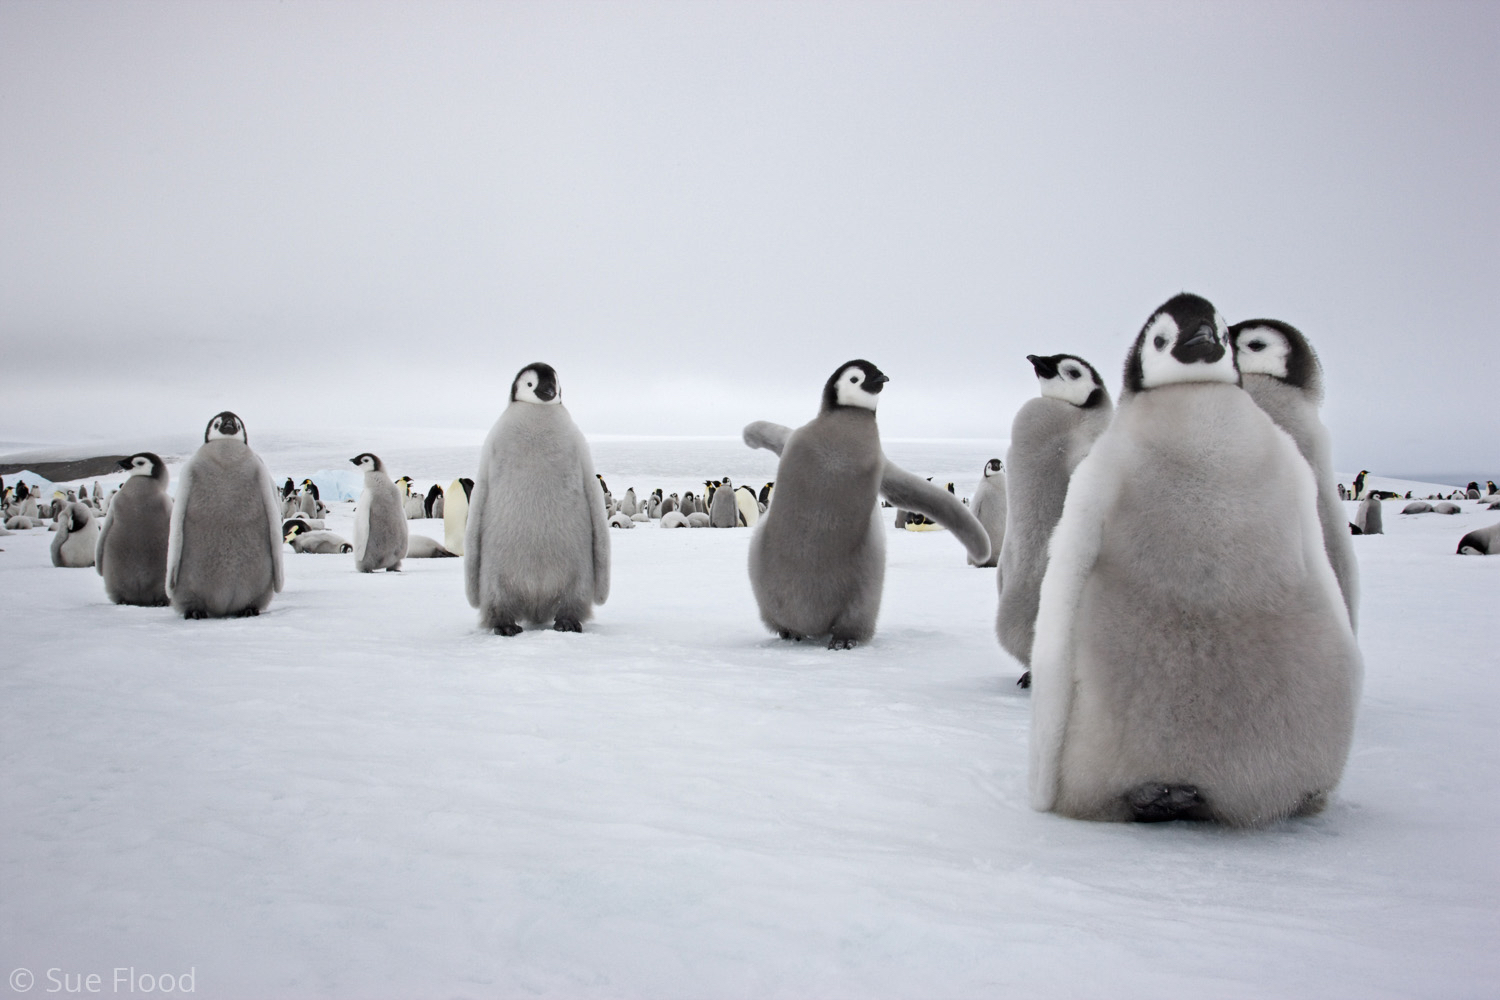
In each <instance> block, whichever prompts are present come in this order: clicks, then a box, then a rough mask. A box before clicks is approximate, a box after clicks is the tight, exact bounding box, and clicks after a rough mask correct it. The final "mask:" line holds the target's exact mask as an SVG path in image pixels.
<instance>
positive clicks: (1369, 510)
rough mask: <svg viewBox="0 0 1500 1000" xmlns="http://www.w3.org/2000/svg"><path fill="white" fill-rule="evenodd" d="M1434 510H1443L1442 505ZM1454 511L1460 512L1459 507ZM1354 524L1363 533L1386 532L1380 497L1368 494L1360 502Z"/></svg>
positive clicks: (1380, 533)
mask: <svg viewBox="0 0 1500 1000" xmlns="http://www.w3.org/2000/svg"><path fill="white" fill-rule="evenodd" d="M1433 510H1438V511H1439V512H1441V505H1439V506H1437V507H1434V508H1433ZM1453 513H1455V514H1456V513H1458V510H1457V508H1455V509H1454V511H1453ZM1354 526H1355V527H1356V528H1358V529H1359V534H1361V535H1383V534H1385V517H1384V515H1383V514H1382V511H1381V507H1380V498H1379V497H1373V496H1368V495H1367V496H1366V497H1365V498H1364V499H1363V500H1361V501H1360V502H1359V508H1358V509H1357V510H1355V512H1354Z"/></svg>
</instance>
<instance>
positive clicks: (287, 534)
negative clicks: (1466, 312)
mask: <svg viewBox="0 0 1500 1000" xmlns="http://www.w3.org/2000/svg"><path fill="white" fill-rule="evenodd" d="M281 528H282V538H284V539H286V540H287V541H288V542H290V543H291V545H292V551H293V552H310V553H312V554H313V555H340V554H342V553H345V552H353V551H354V546H352V545H350V544H349V543H348V542H346V541H345V540H344V539H342V538H340V537H339V536H338V535H335V534H334V533H333V532H331V531H314V530H313V529H312V528H310V527H309V526H308V524H307V522H306V521H303V520H301V519H300V518H299V519H296V520H292V521H288V522H286V523H285V524H283V525H282V526H281Z"/></svg>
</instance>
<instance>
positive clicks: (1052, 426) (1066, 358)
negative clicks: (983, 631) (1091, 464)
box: [995, 354, 1114, 687]
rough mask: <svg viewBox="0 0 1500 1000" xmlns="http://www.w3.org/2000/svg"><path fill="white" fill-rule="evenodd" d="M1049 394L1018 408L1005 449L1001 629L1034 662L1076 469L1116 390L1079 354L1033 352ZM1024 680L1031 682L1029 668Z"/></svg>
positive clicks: (1019, 655) (1015, 651)
mask: <svg viewBox="0 0 1500 1000" xmlns="http://www.w3.org/2000/svg"><path fill="white" fill-rule="evenodd" d="M1026 360H1027V361H1030V362H1031V367H1032V369H1033V370H1034V371H1035V372H1036V378H1037V383H1038V385H1039V386H1040V388H1041V393H1042V394H1041V395H1040V396H1039V397H1037V398H1036V399H1031V400H1027V401H1026V403H1025V404H1024V405H1023V406H1022V407H1021V409H1020V410H1018V411H1017V412H1016V417H1015V420H1014V421H1012V423H1011V428H1010V447H1009V449H1007V450H1006V453H1005V469H1006V478H1005V494H1006V510H1005V537H1004V540H1003V542H1002V544H1001V546H1000V572H999V573H998V574H997V577H996V585H997V586H998V587H999V590H1000V605H999V610H998V612H997V613H996V615H995V633H996V635H997V636H999V639H1000V645H1001V647H1003V648H1004V649H1005V651H1006V652H1007V653H1009V654H1010V655H1011V656H1014V657H1015V658H1016V659H1017V660H1020V661H1021V665H1022V666H1023V667H1027V668H1029V667H1030V666H1031V643H1032V639H1033V638H1034V636H1035V635H1036V607H1037V595H1038V594H1039V593H1040V592H1041V588H1042V576H1043V574H1045V573H1046V571H1047V543H1048V542H1049V541H1050V540H1051V538H1052V528H1053V526H1054V525H1056V524H1057V519H1058V518H1059V517H1060V516H1062V509H1063V499H1064V498H1065V497H1066V496H1067V495H1068V482H1069V480H1070V479H1071V478H1072V476H1073V470H1074V469H1075V468H1076V467H1077V466H1078V463H1079V462H1081V461H1083V457H1084V456H1085V455H1087V454H1088V453H1089V449H1090V448H1092V447H1093V445H1094V440H1095V439H1096V438H1097V437H1098V436H1099V435H1100V434H1102V433H1103V432H1104V428H1106V427H1108V426H1109V421H1110V417H1111V416H1112V415H1113V413H1114V405H1113V404H1112V403H1111V402H1110V399H1109V391H1108V390H1107V389H1105V388H1104V380H1103V379H1101V378H1100V377H1099V373H1098V372H1097V371H1095V370H1094V366H1093V365H1091V364H1089V363H1088V362H1087V361H1085V360H1083V359H1082V358H1080V357H1078V356H1076V355H1073V354H1053V355H1050V356H1048V357H1041V356H1039V355H1036V354H1028V355H1027V356H1026ZM1016 683H1018V684H1020V685H1021V686H1022V687H1026V686H1027V685H1028V684H1029V683H1030V677H1029V674H1022V676H1021V679H1020V680H1019V681H1017V682H1016Z"/></svg>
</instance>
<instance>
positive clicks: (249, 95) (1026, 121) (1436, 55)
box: [0, 0, 1500, 473]
mask: <svg viewBox="0 0 1500 1000" xmlns="http://www.w3.org/2000/svg"><path fill="white" fill-rule="evenodd" d="M1497 105H1500V6H1497V5H1495V4H1488V3H1464V4H1450V5H1443V4H1438V3H1430V2H1427V3H1420V4H1417V3H1412V4H1376V3H1358V4H1350V5H1320V4H1310V3H1295V4H1272V3H1262V2H1257V3H1253V4H1250V3H1247V4H1243V5H1232V4H1228V3H1194V4H1180V5H1179V4H1128V3H1104V4H1073V5H1060V4H1051V3H1049V4H932V3H916V4H871V3H858V4H801V3H799V4H771V3H724V4H708V3H691V4H629V3H624V4H603V3H598V4H581V5H565V4H555V3H547V4H516V3H482V4H447V5H440V4H392V5H379V4H371V3H358V4H355V3H317V4H312V3H303V2H296V0H289V2H283V3H278V4H269V3H236V4H219V3H169V4H153V3H120V4H108V5H106V4H97V3H79V4H69V3H50V2H49V3H34V2H17V0H0V348H3V356H4V368H3V372H4V374H3V385H0V393H3V401H4V406H3V410H0V412H3V414H4V416H3V419H0V440H12V441H15V440H42V441H55V440H71V439H74V438H78V437H85V436H90V435H100V434H107V435H108V436H110V437H112V438H118V437H119V436H120V435H122V434H126V433H133V432H136V431H142V432H144V431H151V430H172V431H181V430H184V429H186V430H188V431H196V430H197V429H199V428H201V427H202V425H203V424H204V422H205V421H206V420H207V418H208V416H209V415H211V414H212V413H214V412H216V411H217V410H220V409H223V408H226V407H227V408H231V409H234V410H236V411H238V412H239V413H240V414H241V415H242V416H244V417H245V419H246V421H247V423H248V425H249V426H250V428H251V430H252V433H253V432H254V431H255V429H257V428H292V427H302V428H307V429H309V430H313V431H315V430H317V429H319V428H321V427H350V426H361V425H368V426H371V427H379V426H408V427H410V426H431V427H454V426H472V427H481V428H482V427H486V426H488V425H489V423H490V422H491V421H492V420H493V419H494V417H495V415H496V414H497V413H498V411H499V409H500V408H501V407H502V406H503V404H504V399H505V391H506V389H507V388H508V386H509V382H510V379H511V377H512V376H513V375H514V373H515V371H516V370H517V369H518V368H519V367H520V366H521V365H522V364H524V363H526V362H529V361H533V360H545V361H548V362H550V363H552V364H553V365H555V366H556V367H557V368H558V370H559V373H560V375H561V379H562V384H563V393H564V400H565V401H566V402H567V403H568V405H569V408H570V409H571V410H572V411H573V413H574V415H575V417H576V419H577V420H578V422H579V424H580V426H582V427H583V429H584V430H585V431H587V432H593V433H627V434H628V433H645V434H663V433H679V434H725V433H735V432H736V431H737V430H738V428H739V427H740V426H742V425H743V424H744V423H746V422H747V421H749V420H752V419H757V418H768V419H776V420H781V421H784V422H789V423H794V422H800V421H801V420H803V419H805V418H806V417H808V416H810V415H811V413H812V411H813V409H814V407H815V405H816V400H817V395H818V390H819V388H820V386H821V384H822V382H823V380H824V379H825V378H826V377H827V375H828V374H829V373H830V372H831V371H832V369H833V368H834V367H835V366H836V365H837V364H838V363H840V362H842V361H845V360H848V359H849V358H852V357H856V356H863V357H867V358H869V359H870V360H872V361H874V362H875V363H876V364H878V365H880V366H881V367H882V368H884V369H885V370H886V372H887V373H888V374H889V375H890V376H891V378H892V382H891V384H890V387H889V389H888V391H887V396H886V398H885V400H884V401H883V402H882V414H881V426H882V430H883V432H884V433H885V434H886V435H887V436H918V435H932V436H965V435H983V436H996V435H998V436H1004V435H1005V434H1006V433H1008V429H1009V424H1010V420H1011V417H1012V415H1013V414H1014V412H1015V409H1016V408H1017V407H1018V406H1019V405H1020V404H1021V403H1022V402H1024V400H1025V399H1027V398H1029V397H1030V396H1031V395H1033V394H1034V393H1035V382H1034V380H1033V378H1032V376H1031V372H1030V366H1029V365H1027V363H1026V361H1025V355H1026V354H1028V353H1053V352H1058V351H1072V352H1076V353H1078V354H1081V355H1083V356H1085V357H1087V358H1089V359H1090V360H1091V361H1093V362H1094V363H1095V364H1096V365H1097V366H1098V367H1099V368H1100V370H1101V371H1102V372H1105V373H1106V378H1107V379H1108V381H1109V383H1110V385H1111V388H1112V391H1113V390H1115V389H1117V388H1118V384H1119V374H1118V373H1119V369H1120V366H1121V363H1122V361H1123V358H1124V353H1125V350H1126V349H1127V348H1128V346H1129V343H1130V341H1131V339H1132V338H1133V336H1134V334H1135V332H1136V330H1137V329H1138V328H1139V326H1140V324H1141V323H1142V322H1143V321H1144V319H1145V318H1146V316H1147V315H1148V314H1149V313H1150V311H1151V310H1152V309H1153V308H1154V307H1155V306H1156V305H1158V304H1159V303H1160V302H1162V301H1163V300H1165V299H1166V298H1168V297H1169V296H1170V295H1172V294H1173V293H1175V292H1177V291H1179V290H1182V289H1187V290H1191V291H1195V292H1197V293H1199V294H1202V295H1205V296H1207V297H1208V298H1210V299H1212V300H1213V301H1214V302H1215V303H1216V304H1217V305H1218V306H1219V307H1220V309H1221V310H1222V311H1223V312H1224V313H1225V315H1226V316H1227V317H1229V319H1230V320H1231V321H1233V320H1236V319H1243V318H1249V317H1251V316H1270V317H1274V318H1279V319H1283V320H1286V321H1288V322H1291V323H1293V324H1295V325H1297V326H1299V327H1300V328H1301V329H1302V330H1303V331H1304V332H1305V333H1307V334H1308V336H1309V337H1310V338H1311V339H1312V341H1313V343H1314V344H1315V345H1316V346H1317V348H1318V349H1319V352H1320V353H1321V355H1322V357H1323V360H1324V364H1325V367H1326V368H1327V372H1328V382H1329V386H1330V398H1329V401H1328V403H1327V405H1326V407H1325V411H1324V416H1325V420H1326V422H1327V423H1328V424H1329V425H1330V429H1331V430H1332V433H1333V437H1334V449H1335V462H1336V464H1337V465H1338V466H1339V467H1340V468H1344V467H1355V468H1357V467H1362V466H1364V467H1369V468H1372V469H1380V470H1385V471H1407V472H1417V471H1440V470H1442V471H1446V470H1468V469H1472V470H1474V471H1475V472H1476V473H1481V472H1485V471H1486V470H1493V471H1495V472H1500V440H1497V435H1496V433H1495V431H1496V425H1497V421H1496V418H1495V417H1494V412H1495V411H1494V400H1495V395H1496V392H1495V384H1496V379H1497V375H1500V346H1497V341H1500V338H1497V337H1496V335H1495V331H1494V330H1493V323H1494V318H1495V316H1496V315H1497V305H1500V301H1497V300H1500V291H1497V288H1500V282H1497V274H1500V268H1497V263H1500V259H1497V258H1500V250H1497V248H1500V198H1497V194H1500V181H1497V178H1500V170H1497V164H1500V156H1497V154H1500V124H1497V123H1500V107H1497Z"/></svg>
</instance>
